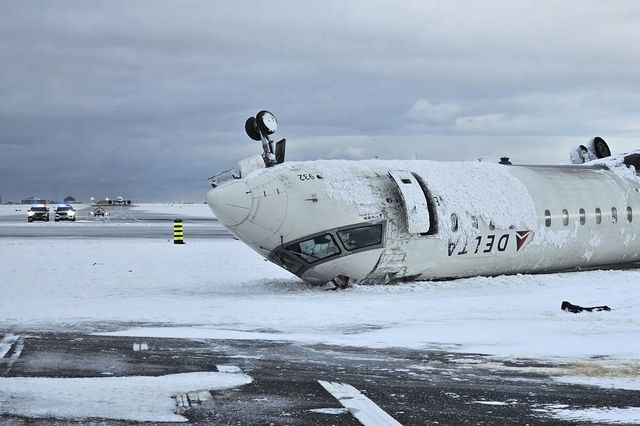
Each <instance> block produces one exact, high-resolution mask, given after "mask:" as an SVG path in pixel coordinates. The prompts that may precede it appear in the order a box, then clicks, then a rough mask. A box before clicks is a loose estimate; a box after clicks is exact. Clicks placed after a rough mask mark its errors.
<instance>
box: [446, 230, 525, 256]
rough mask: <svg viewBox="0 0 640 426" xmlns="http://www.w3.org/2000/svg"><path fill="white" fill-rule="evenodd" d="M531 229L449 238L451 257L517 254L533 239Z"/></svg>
mask: <svg viewBox="0 0 640 426" xmlns="http://www.w3.org/2000/svg"><path fill="white" fill-rule="evenodd" d="M531 234H532V232H531V231H527V230H525V231H511V230H510V231H504V232H497V233H491V234H484V235H476V236H470V237H466V238H465V237H460V238H459V239H458V240H453V239H450V240H449V245H448V254H449V257H454V256H461V257H478V256H491V255H497V254H516V253H517V252H519V251H520V250H522V249H523V248H524V246H525V245H526V244H527V243H528V242H529V240H530V239H531Z"/></svg>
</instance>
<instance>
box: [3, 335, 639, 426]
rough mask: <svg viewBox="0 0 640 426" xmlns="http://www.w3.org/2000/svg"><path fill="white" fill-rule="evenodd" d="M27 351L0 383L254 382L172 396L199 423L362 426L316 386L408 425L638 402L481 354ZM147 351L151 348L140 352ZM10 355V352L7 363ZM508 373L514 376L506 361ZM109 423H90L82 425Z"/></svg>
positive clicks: (72, 345) (152, 346)
mask: <svg viewBox="0 0 640 426" xmlns="http://www.w3.org/2000/svg"><path fill="white" fill-rule="evenodd" d="M1 335H2V333H0V336H1ZM20 342H21V344H22V345H23V348H22V351H21V354H20V356H19V358H18V359H17V361H15V362H14V363H12V364H11V367H10V368H7V364H6V363H4V364H2V363H0V377H105V374H109V375H110V376H132V375H149V376H157V375H165V374H175V373H187V372H206V371H212V370H213V371H215V368H214V367H213V366H215V365H230V364H233V365H235V366H238V367H240V369H241V370H242V372H244V373H245V374H247V375H249V376H250V377H251V378H252V380H253V381H252V383H250V384H247V385H243V386H239V387H237V388H234V389H230V390H225V391H211V392H209V395H210V397H211V399H210V400H205V401H203V402H201V403H193V405H191V406H190V407H189V406H187V407H186V408H185V407H180V408H177V407H176V406H175V400H174V399H172V398H171V397H170V396H167V408H168V409H171V410H175V411H176V412H180V413H181V414H182V415H183V416H185V417H186V418H187V419H188V420H189V422H191V423H193V424H224V425H236V424H237V425H264V424H275V425H325V424H339V425H358V424H361V423H360V422H359V421H358V420H357V419H356V418H355V417H354V416H353V415H352V414H351V413H350V412H349V411H347V410H346V409H344V407H342V405H341V404H340V402H339V401H338V400H337V399H336V398H335V397H333V396H332V395H331V394H329V393H328V392H327V391H326V390H325V389H324V388H323V387H322V386H321V385H320V384H319V383H318V381H319V380H325V381H334V382H340V383H346V384H349V385H351V386H353V387H354V388H356V389H358V390H359V391H360V392H362V394H363V395H366V396H367V397H368V398H369V399H370V400H371V401H373V402H374V403H375V404H377V406H378V407H380V408H381V409H382V410H384V411H385V412H386V413H387V414H388V415H390V416H392V417H393V418H394V419H395V420H397V421H398V422H400V423H401V424H404V425H425V424H440V425H443V424H445V425H462V424H473V425H481V424H490V425H494V424H501V425H511V424H512V425H524V424H529V425H547V424H548V425H551V424H573V423H571V422H562V421H559V420H557V419H554V418H551V417H549V416H547V415H545V414H544V413H541V412H540V411H539V410H540V408H541V407H544V406H547V405H558V404H566V405H569V406H571V407H593V406H594V405H596V406H606V407H626V406H635V405H637V402H638V393H637V392H632V391H625V390H615V389H599V388H594V387H589V386H577V385H568V384H561V383H557V382H554V381H553V380H552V379H550V378H549V377H546V376H545V375H544V374H539V373H536V372H535V369H536V368H540V369H542V368H544V367H545V365H544V364H541V363H533V362H528V363H527V362H522V363H520V364H519V365H518V366H519V367H529V370H534V371H528V372H526V373H523V372H519V371H518V370H517V369H511V370H508V371H507V372H505V371H496V368H495V364H492V365H493V366H492V368H486V367H483V364H484V363H485V362H486V361H487V359H486V358H485V357H483V356H482V355H478V354H452V353H447V352H437V351H415V350H402V349H396V350H393V349H389V350H372V349H362V348H348V347H333V346H324V345H300V344H295V343H290V342H265V341H233V340H189V339H153V338H151V339H149V338H128V337H108V336H97V335H85V334H75V333H70V334H55V333H37V332H31V333H28V334H27V335H25V336H23V337H21V339H20ZM141 342H143V343H144V344H146V345H147V347H148V349H147V350H144V351H140V350H138V351H136V350H134V348H135V345H136V344H140V343H141ZM12 350H13V349H12ZM11 355H12V351H9V353H8V354H7V356H6V357H5V359H4V360H6V359H9V358H10V357H11ZM501 365H502V366H504V367H514V364H513V363H508V362H502V363H501ZM498 370H499V369H498ZM0 395H1V393H0ZM1 407H2V402H1V401H0V409H1ZM327 409H330V410H327ZM314 410H320V411H319V412H318V411H314ZM327 411H329V412H328V413H327ZM103 421H105V419H100V418H93V419H92V418H87V419H83V420H82V421H81V422H82V423H83V424H87V423H90V424H101V423H102V422H103ZM0 423H2V424H9V425H22V424H36V425H44V424H69V423H70V422H69V421H67V420H63V419H55V418H52V417H46V416H45V417H44V418H38V419H28V418H23V417H20V416H9V415H0ZM71 423H72V422H71ZM78 423H80V421H78ZM108 423H109V424H130V423H133V422H126V421H122V420H118V421H114V420H109V421H108Z"/></svg>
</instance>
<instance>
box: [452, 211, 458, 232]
mask: <svg viewBox="0 0 640 426" xmlns="http://www.w3.org/2000/svg"><path fill="white" fill-rule="evenodd" d="M451 231H452V232H458V215H457V214H455V213H451Z"/></svg>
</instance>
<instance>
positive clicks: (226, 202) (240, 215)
mask: <svg viewBox="0 0 640 426" xmlns="http://www.w3.org/2000/svg"><path fill="white" fill-rule="evenodd" d="M251 203H252V198H251V191H249V188H248V187H247V185H246V184H245V183H244V182H241V181H236V182H232V183H230V184H227V185H223V186H219V187H217V188H213V189H211V190H210V191H209V192H208V193H207V204H209V208H211V210H212V211H213V213H214V214H215V215H216V217H217V218H218V220H219V221H220V222H222V224H223V225H225V226H228V227H233V226H237V225H239V224H241V223H242V222H244V221H245V220H246V219H247V218H248V217H249V212H250V211H251Z"/></svg>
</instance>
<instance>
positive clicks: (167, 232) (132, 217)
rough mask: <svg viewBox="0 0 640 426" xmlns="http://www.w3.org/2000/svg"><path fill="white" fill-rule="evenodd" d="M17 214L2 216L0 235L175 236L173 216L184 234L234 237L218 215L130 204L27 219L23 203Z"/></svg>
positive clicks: (10, 236) (86, 208)
mask: <svg viewBox="0 0 640 426" xmlns="http://www.w3.org/2000/svg"><path fill="white" fill-rule="evenodd" d="M16 210H20V211H19V212H17V211H16V212H14V213H15V214H12V215H8V216H4V217H0V238H3V237H6V238H40V237H54V238H165V239H166V238H173V220H174V219H181V220H182V222H183V229H184V235H185V238H231V237H232V235H231V233H230V232H229V231H228V230H227V229H226V228H225V227H224V226H222V225H221V224H220V223H219V222H218V220H217V219H216V218H214V217H213V215H212V216H211V218H193V217H186V218H180V217H175V216H174V215H168V214H158V213H149V212H144V211H139V210H134V209H132V208H130V207H109V208H108V211H109V215H108V216H106V217H92V216H90V215H89V212H90V211H91V210H92V209H91V208H89V207H85V208H81V209H78V211H77V219H76V221H75V222H70V221H61V222H55V221H54V220H53V209H52V211H51V212H50V214H49V215H50V220H49V222H40V221H37V222H32V223H28V222H27V220H26V214H25V213H24V212H23V211H26V208H25V207H24V206H16Z"/></svg>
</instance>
